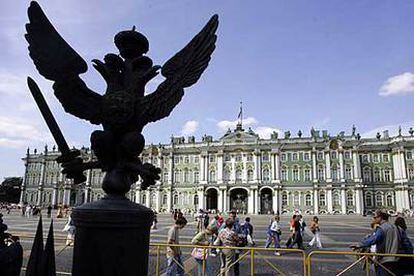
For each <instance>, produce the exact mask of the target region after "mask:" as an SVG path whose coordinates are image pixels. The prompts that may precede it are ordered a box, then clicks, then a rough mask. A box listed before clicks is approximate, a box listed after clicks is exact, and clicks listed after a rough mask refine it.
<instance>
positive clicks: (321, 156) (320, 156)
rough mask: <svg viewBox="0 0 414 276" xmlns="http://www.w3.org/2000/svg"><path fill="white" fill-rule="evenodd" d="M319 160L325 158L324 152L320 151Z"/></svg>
mask: <svg viewBox="0 0 414 276" xmlns="http://www.w3.org/2000/svg"><path fill="white" fill-rule="evenodd" d="M318 160H323V152H321V151H320V152H318Z"/></svg>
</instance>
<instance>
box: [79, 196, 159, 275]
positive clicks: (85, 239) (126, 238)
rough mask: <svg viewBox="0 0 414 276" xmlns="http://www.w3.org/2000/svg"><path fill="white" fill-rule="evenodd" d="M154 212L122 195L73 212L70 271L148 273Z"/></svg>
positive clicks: (84, 273)
mask: <svg viewBox="0 0 414 276" xmlns="http://www.w3.org/2000/svg"><path fill="white" fill-rule="evenodd" d="M153 218H154V213H153V212H152V211H151V209H149V208H147V207H145V206H142V205H140V204H136V203H133V202H131V201H129V200H128V199H126V198H125V197H106V198H103V199H101V200H99V201H96V202H92V203H87V204H83V205H82V206H79V207H77V208H75V209H74V210H73V212H72V219H73V221H74V223H75V226H76V235H75V247H74V251H73V267H72V275H74V276H94V275H100V276H106V275H108V276H109V275H111V276H114V275H120V276H121V275H147V272H148V251H149V234H150V228H151V224H152V221H153Z"/></svg>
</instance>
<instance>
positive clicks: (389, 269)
mask: <svg viewBox="0 0 414 276" xmlns="http://www.w3.org/2000/svg"><path fill="white" fill-rule="evenodd" d="M389 217H390V216H389V214H387V213H385V212H383V211H380V210H379V211H376V212H375V214H374V216H373V221H372V223H371V228H372V229H373V232H372V233H371V234H370V235H368V236H366V237H365V238H364V239H362V240H361V242H360V243H359V244H358V245H353V246H351V248H352V249H354V250H358V251H363V252H371V253H385V254H413V253H414V248H413V244H412V243H411V241H410V239H409V238H408V235H407V232H406V231H407V224H406V222H405V220H404V218H403V217H397V218H396V219H395V221H394V224H392V223H390V222H389ZM370 269H372V270H374V271H375V273H376V274H377V275H380V276H382V275H393V274H394V275H413V274H414V260H413V257H395V256H376V257H374V262H373V263H372V265H371V268H370ZM391 273H392V274H391Z"/></svg>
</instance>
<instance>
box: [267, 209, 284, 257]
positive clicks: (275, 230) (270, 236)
mask: <svg viewBox="0 0 414 276" xmlns="http://www.w3.org/2000/svg"><path fill="white" fill-rule="evenodd" d="M279 221H280V217H279V216H278V215H276V216H274V218H272V219H271V220H270V223H269V226H268V227H267V233H266V234H267V238H266V244H265V247H266V248H269V247H270V245H271V244H272V242H274V245H275V248H280V236H281V235H282V230H281V227H280V224H279ZM275 255H277V256H280V253H279V252H278V251H276V252H275Z"/></svg>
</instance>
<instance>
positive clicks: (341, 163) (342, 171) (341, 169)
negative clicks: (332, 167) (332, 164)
mask: <svg viewBox="0 0 414 276" xmlns="http://www.w3.org/2000/svg"><path fill="white" fill-rule="evenodd" d="M339 178H340V181H341V182H345V165H344V152H343V150H342V149H340V151H339Z"/></svg>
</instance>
